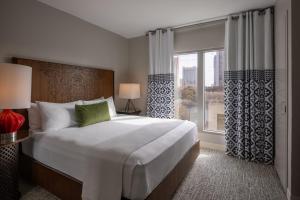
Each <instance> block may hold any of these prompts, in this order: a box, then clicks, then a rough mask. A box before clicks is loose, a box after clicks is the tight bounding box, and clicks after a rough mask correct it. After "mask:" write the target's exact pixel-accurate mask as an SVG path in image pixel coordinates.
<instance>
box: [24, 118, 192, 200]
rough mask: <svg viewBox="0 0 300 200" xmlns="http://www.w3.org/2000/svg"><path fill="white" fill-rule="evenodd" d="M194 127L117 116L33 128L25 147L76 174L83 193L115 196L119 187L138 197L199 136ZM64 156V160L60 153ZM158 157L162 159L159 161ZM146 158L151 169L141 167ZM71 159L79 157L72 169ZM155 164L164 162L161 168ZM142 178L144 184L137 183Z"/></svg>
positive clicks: (185, 123)
mask: <svg viewBox="0 0 300 200" xmlns="http://www.w3.org/2000/svg"><path fill="white" fill-rule="evenodd" d="M191 130H192V133H191V134H187V133H188V132H189V131H191ZM196 132H197V131H196V128H195V124H193V123H191V122H188V121H181V120H162V119H154V118H145V117H137V116H121V117H116V118H113V119H112V121H109V122H103V123H98V124H95V125H91V126H87V127H84V128H77V127H73V128H66V129H62V130H59V131H53V132H47V133H43V132H35V134H34V137H33V139H32V141H31V142H30V144H25V145H24V150H25V153H26V154H28V155H31V156H32V157H34V158H35V159H37V160H39V161H40V162H42V163H44V164H46V165H48V166H50V167H53V168H55V169H57V170H60V171H62V172H64V173H66V174H68V175H71V176H73V177H75V178H77V179H79V180H81V181H82V182H83V199H88V200H94V199H95V200H102V199H105V200H106V199H111V200H114V199H118V200H119V199H120V198H121V195H122V192H123V195H124V194H125V196H126V197H127V198H132V199H142V198H144V197H146V196H145V195H147V194H149V193H150V192H151V191H152V189H154V188H155V187H156V186H157V184H158V183H159V182H160V181H161V180H162V179H163V177H164V176H165V175H166V174H167V173H168V172H169V171H170V170H171V169H172V167H173V166H174V165H175V164H176V163H177V162H178V161H179V160H180V158H181V157H182V156H183V155H184V154H185V152H186V151H187V150H188V149H189V148H190V147H191V145H193V144H194V143H195V142H196V141H197V140H198V138H197V134H196ZM185 135H188V136H187V137H186V136H185ZM181 138H185V140H181ZM176 143H177V146H174V144H176ZM173 146H174V148H173ZM175 147H176V148H175ZM30 151H31V152H30ZM70 152H72V154H70ZM161 152H166V153H168V154H161ZM45 155H47V156H45ZM64 155H65V156H64ZM165 156H168V157H169V158H170V159H167V160H166V157H165ZM64 157H65V158H68V161H69V162H68V161H66V160H62V159H61V158H64ZM73 158H74V159H73ZM75 158H76V159H75ZM153 159H155V160H154V161H153ZM161 159H164V161H167V162H166V163H163V164H160V163H161ZM72 160H74V161H77V162H74V161H72ZM78 160H80V161H81V162H78ZM59 161H60V162H59ZM150 162H151V163H153V164H151V166H152V167H151V168H152V171H149V169H150V168H145V169H146V170H147V171H146V172H145V171H143V170H142V168H143V166H145V167H147V163H150ZM74 163H78V167H77V169H76V166H74ZM125 164H126V165H125ZM160 165H161V166H164V168H162V169H160ZM137 166H138V167H137ZM148 167H150V166H148ZM153 168H154V169H157V170H153ZM140 170H141V171H140ZM133 172H135V175H136V174H137V173H139V172H142V173H147V174H148V175H150V177H148V175H147V176H146V177H144V178H146V179H147V181H141V180H138V179H133V177H131V175H130V174H133ZM141 177H142V178H143V176H141ZM137 180H138V181H137ZM142 182H143V183H144V182H146V183H147V186H145V187H140V186H139V183H142ZM133 188H141V189H140V190H138V191H135V190H136V189H133ZM144 188H145V189H146V190H145V189H144ZM124 192H125V193H124Z"/></svg>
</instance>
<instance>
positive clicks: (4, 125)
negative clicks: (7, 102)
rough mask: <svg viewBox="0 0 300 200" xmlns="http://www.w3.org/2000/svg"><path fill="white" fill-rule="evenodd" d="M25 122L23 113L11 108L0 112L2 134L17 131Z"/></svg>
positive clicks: (0, 131)
mask: <svg viewBox="0 0 300 200" xmlns="http://www.w3.org/2000/svg"><path fill="white" fill-rule="evenodd" d="M24 122H25V118H24V116H23V115H21V114H19V113H16V112H13V111H12V110H11V109H4V110H3V111H2V112H1V113H0V134H3V133H13V132H16V131H17V130H19V129H20V128H21V126H22V125H23V123H24Z"/></svg>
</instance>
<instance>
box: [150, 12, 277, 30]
mask: <svg viewBox="0 0 300 200" xmlns="http://www.w3.org/2000/svg"><path fill="white" fill-rule="evenodd" d="M269 8H271V12H272V13H274V6H269V7H266V8H257V9H251V10H245V11H241V12H237V13H233V14H229V15H223V16H219V17H213V18H209V19H205V20H199V21H195V22H191V23H187V24H182V25H178V26H174V27H170V29H171V30H176V29H180V28H185V27H192V26H197V25H200V24H205V23H210V22H218V21H226V20H227V18H228V16H232V17H233V18H234V19H236V18H238V17H239V15H240V14H244V13H246V12H254V11H259V12H263V11H265V10H267V9H269ZM167 29H168V28H158V29H155V30H150V31H148V32H147V33H146V36H148V34H149V33H155V31H156V30H162V31H166V30H167Z"/></svg>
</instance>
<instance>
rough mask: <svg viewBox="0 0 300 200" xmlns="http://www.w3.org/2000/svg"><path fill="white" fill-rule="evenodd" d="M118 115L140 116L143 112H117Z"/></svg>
mask: <svg viewBox="0 0 300 200" xmlns="http://www.w3.org/2000/svg"><path fill="white" fill-rule="evenodd" d="M117 113H118V114H124V115H140V113H141V111H140V110H137V111H129V112H125V111H117Z"/></svg>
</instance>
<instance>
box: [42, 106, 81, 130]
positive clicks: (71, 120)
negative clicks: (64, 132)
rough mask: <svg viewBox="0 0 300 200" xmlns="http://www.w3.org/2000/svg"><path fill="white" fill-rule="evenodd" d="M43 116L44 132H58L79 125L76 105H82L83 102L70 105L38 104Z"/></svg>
mask: <svg viewBox="0 0 300 200" xmlns="http://www.w3.org/2000/svg"><path fill="white" fill-rule="evenodd" d="M37 104H38V106H39V110H40V114H41V121H42V123H41V124H42V130H43V131H56V130H60V129H63V128H67V127H70V126H75V125H76V124H77V122H76V117H75V105H76V104H77V105H82V101H74V102H70V103H48V102H37Z"/></svg>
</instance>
